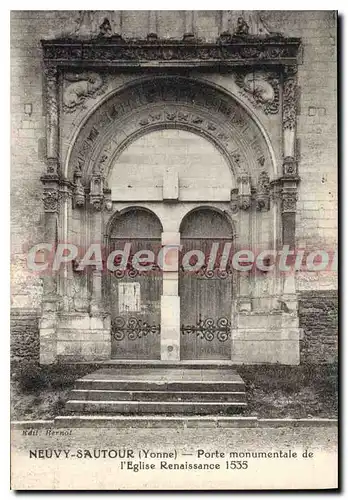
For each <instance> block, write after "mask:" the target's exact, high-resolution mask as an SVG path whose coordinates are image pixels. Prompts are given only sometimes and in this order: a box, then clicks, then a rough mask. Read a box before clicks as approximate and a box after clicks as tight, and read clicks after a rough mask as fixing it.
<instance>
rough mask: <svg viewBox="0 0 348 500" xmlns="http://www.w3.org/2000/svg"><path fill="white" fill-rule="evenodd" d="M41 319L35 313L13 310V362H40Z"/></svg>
mask: <svg viewBox="0 0 348 500" xmlns="http://www.w3.org/2000/svg"><path fill="white" fill-rule="evenodd" d="M39 347H40V345H39V319H38V314H37V312H35V311H32V310H28V311H25V310H23V309H14V308H13V309H12V310H11V361H14V362H21V361H34V362H38V361H39Z"/></svg>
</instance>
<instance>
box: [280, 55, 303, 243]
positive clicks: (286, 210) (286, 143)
mask: <svg viewBox="0 0 348 500" xmlns="http://www.w3.org/2000/svg"><path fill="white" fill-rule="evenodd" d="M296 73H297V66H296V65H293V66H285V67H284V72H283V158H284V160H283V166H282V170H283V177H282V179H281V184H282V191H281V199H282V204H281V206H282V226H283V244H284V245H289V246H290V248H294V247H295V219H296V200H297V184H298V182H299V176H298V165H297V161H296V150H295V144H296V118H297V75H296Z"/></svg>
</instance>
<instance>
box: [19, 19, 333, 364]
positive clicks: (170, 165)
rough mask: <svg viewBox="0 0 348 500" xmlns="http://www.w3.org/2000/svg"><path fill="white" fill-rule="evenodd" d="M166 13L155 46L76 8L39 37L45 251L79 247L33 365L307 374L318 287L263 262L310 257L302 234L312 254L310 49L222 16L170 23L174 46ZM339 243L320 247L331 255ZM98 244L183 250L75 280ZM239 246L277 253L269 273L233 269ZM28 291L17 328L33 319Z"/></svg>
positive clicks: (51, 284) (259, 25)
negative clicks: (113, 364)
mask: <svg viewBox="0 0 348 500" xmlns="http://www.w3.org/2000/svg"><path fill="white" fill-rule="evenodd" d="M161 15H162V14H160V13H159V12H154V11H149V12H148V13H147V14H146V16H147V17H146V23H147V24H146V23H145V25H144V26H143V28H142V30H143V31H144V32H143V33H139V34H138V35H137V36H129V34H128V35H127V29H126V26H128V25H126V19H128V17H127V15H126V14H125V13H123V14H122V13H120V12H102V11H81V12H80V13H79V14H78V15H76V18H75V24H74V26H72V27H71V28H69V29H68V26H66V27H65V28H66V29H63V28H62V29H61V32H60V33H59V30H58V29H57V28H55V29H54V30H51V31H50V32H49V33H50V34H47V35H46V36H43V35H41V36H40V37H41V42H40V43H41V48H40V59H41V60H40V64H41V65H42V71H43V74H42V85H43V92H42V97H43V100H44V107H43V113H44V116H45V120H46V137H45V138H40V140H41V139H42V140H41V143H40V144H41V146H40V147H41V150H42V144H44V143H45V144H46V149H45V154H44V156H43V157H42V158H43V160H44V163H45V171H43V172H41V175H39V174H38V175H37V179H39V178H41V186H42V187H41V190H42V191H41V192H42V195H43V211H44V216H43V217H42V218H41V221H40V231H41V228H42V231H41V233H40V235H39V236H40V238H37V241H36V242H39V241H45V242H46V243H52V244H53V245H54V246H56V245H59V244H60V243H62V242H64V243H66V242H67V243H69V244H72V245H76V246H77V247H78V248H79V249H80V250H81V252H79V255H78V256H77V257H76V258H74V259H73V260H71V261H69V262H67V263H66V264H64V265H62V266H61V267H60V269H59V271H57V272H52V273H49V272H47V273H45V274H43V275H42V276H40V277H38V278H37V280H39V279H40V280H41V282H42V283H43V289H42V290H41V292H40V295H39V301H38V307H39V311H40V312H39V357H40V363H42V364H50V363H54V362H56V361H60V362H71V361H73V362H74V361H91V362H92V361H101V360H109V359H113V358H115V359H124V360H127V359H129V360H131V359H138V360H163V361H179V360H230V361H231V362H234V363H236V364H240V363H243V364H253V363H281V364H299V363H300V347H301V345H300V344H301V339H302V340H305V341H306V342H305V343H303V346H305V345H306V346H307V347H308V346H309V347H308V349H309V352H310V353H312V351H311V346H313V344H312V342H314V341H316V340H314V339H312V338H308V339H306V334H307V332H306V331H305V332H303V328H302V325H300V324H299V321H300V319H301V318H300V315H301V314H300V313H301V300H299V298H300V299H301V297H300V294H301V293H302V291H303V292H306V290H308V289H309V288H308V286H306V287H302V284H303V283H310V284H313V283H314V282H313V280H312V276H314V275H315V273H312V275H311V276H310V279H309V280H308V279H307V278H306V277H305V274H306V273H301V272H288V273H284V272H281V271H280V270H279V269H278V268H277V267H274V266H271V265H270V264H271V262H270V261H271V260H272V257H270V256H272V254H273V255H274V252H279V251H280V250H281V249H282V248H284V246H285V247H287V248H288V249H289V250H290V252H291V251H292V250H294V249H296V248H298V247H299V245H300V246H301V244H302V242H303V240H304V238H305V233H306V231H307V234H308V238H307V242H306V245H307V247H308V244H309V245H310V244H311V242H312V241H313V239H314V237H315V235H314V233H313V232H312V233H311V232H310V231H309V230H308V226H306V225H303V224H304V222H303V221H304V219H303V218H301V214H302V215H303V216H304V215H305V213H306V214H307V213H308V210H306V209H304V207H305V206H306V204H307V205H310V204H312V205H313V204H315V202H314V201H306V200H307V199H309V197H308V196H307V192H308V189H307V184H306V183H307V180H306V176H308V181H309V186H310V185H311V182H313V174H312V173H310V175H309V167H307V166H306V165H307V164H308V160H306V156H305V155H306V151H305V146H304V143H305V142H306V135H305V133H306V131H305V128H304V127H305V125H304V122H303V119H302V121H301V113H302V114H303V113H304V109H305V108H304V106H306V103H307V101H306V98H305V97H303V96H304V95H305V94H304V92H303V89H301V86H300V85H299V78H301V71H304V70H306V71H307V69H306V68H307V67H306V64H307V65H308V64H309V63H308V62H306V57H305V56H304V55H303V54H304V48H303V42H302V38H301V37H299V36H298V37H296V36H288V35H286V34H283V33H281V32H279V31H278V30H274V31H272V30H271V28H270V27H269V26H268V25H266V24H265V23H264V22H263V20H262V19H261V17H260V15H259V14H258V13H257V12H256V11H252V12H251V11H250V12H248V13H243V12H242V11H222V12H220V13H214V14H211V16H210V15H209V16H210V17H209V16H208V17H209V19H210V21H209V22H210V23H212V25H211V27H212V31H211V32H209V31H206V32H205V31H204V30H203V31H204V33H203V32H202V31H201V29H203V28H199V24H197V23H199V19H200V14H199V15H198V14H193V13H192V12H191V11H186V12H182V13H176V14H175V16H176V17H175V16H174V17H175V19H179V18H180V20H181V21H182V28H181V29H182V32H181V33H178V30H174V32H173V33H171V32H170V30H169V35H170V36H168V34H167V36H164V35H161V33H160V28H159V18H160V17H161ZM207 15H208V14H207ZM122 16H123V17H122ZM168 19H169V18H168ZM173 19H174V18H173ZM127 22H128V23H131V18H129V19H128V21H127ZM214 23H215V24H214ZM70 24H71V23H70ZM129 26H131V24H130V25H129ZM134 26H135V25H134ZM136 26H138V28H139V25H138V24H137V25H136ZM294 26H295V25H294ZM138 28H137V29H138ZM213 28H214V29H213ZM139 29H140V28H139ZM168 29H169V28H168ZM69 30H70V31H69ZM53 31H54V35H53V34H52V32H53ZM179 31H180V30H179ZM293 31H295V32H298V30H297V31H296V30H293ZM289 32H290V33H291V29H289ZM62 33H65V34H64V35H62ZM199 33H200V36H198V35H199ZM212 33H213V34H212ZM203 34H204V36H201V35H203ZM303 34H304V37H305V46H306V43H307V38H306V37H307V34H306V33H305V32H303ZM172 35H175V36H172ZM301 96H302V97H301ZM301 98H302V101H303V104H302V105H301V106H302V107H301V106H300V104H301ZM28 106H29V105H28ZM28 109H29V108H28ZM321 109H322V108H321V107H318V108H316V107H314V106H311V107H308V114H310V115H311V114H312V113H313V112H314V111H315V113H319V114H320V113H321V111H320V110H321ZM299 124H300V127H299ZM301 134H302V136H301ZM315 137H316V136H315ZM42 141H44V142H42ZM301 141H302V142H301ZM300 144H301V151H300ZM318 147H319V146H318ZM301 155H302V159H303V160H304V165H305V167H304V170H303V173H302V171H301ZM306 162H307V164H306ZM303 175H304V176H305V183H304V187H303V192H301V189H302V188H301V185H302V181H303ZM325 175H326V174H323V177H322V182H321V184H323V183H325V182H326V181H327V177H325ZM318 182H320V180H318ZM318 189H319V188H318ZM299 196H300V199H301V201H300V204H299V203H298V199H299ZM303 200H305V201H303ZM310 200H312V198H311V197H310ZM304 204H305V205H304ZM316 210H317V208H316ZM306 216H307V215H306ZM309 229H310V228H309ZM317 229H318V228H317ZM308 231H309V232H308ZM313 231H314V230H313ZM320 231H321V230H320ZM320 231H319V232H320ZM325 231H326V232H325ZM328 231H329V229H325V230H323V231H322V232H321V233H320V234H323V235H324V237H323V238H319V240H316V241H321V242H324V243H325V248H324V249H327V248H328V246H329V247H330V250H332V249H333V241H334V239H333V238H332V237H331V235H329V233H328ZM324 233H325V234H324ZM318 234H319V233H318ZM312 236H313V238H312ZM326 236H327V238H326ZM311 238H312V241H311ZM36 242H35V243H36ZM94 244H100V245H101V246H102V248H103V252H105V255H107V254H110V252H112V251H117V250H119V251H120V252H121V251H123V250H124V248H125V245H129V247H130V254H129V255H130V261H131V259H132V256H134V255H135V254H137V253H138V252H140V251H141V250H143V251H144V252H145V253H146V255H149V252H150V255H152V254H153V255H155V256H156V258H157V256H158V254H159V253H160V252H161V249H163V248H166V247H168V246H170V247H173V248H177V249H178V251H177V252H174V251H173V252H172V255H171V259H170V264H166V263H165V264H164V267H161V266H160V265H159V263H158V261H157V260H156V261H155V262H154V263H153V265H152V268H151V269H152V270H151V272H142V271H137V270H135V269H134V268H132V265H129V266H128V267H127V269H126V270H124V271H122V272H121V271H115V272H108V271H105V269H104V268H103V269H100V268H98V267H96V266H95V267H94V268H90V269H89V271H88V272H86V271H81V269H80V268H79V263H80V260H81V258H82V255H83V253H84V251H85V250H86V249H87V248H89V247H90V245H94ZM127 248H128V247H127ZM229 249H232V250H233V252H238V251H239V252H241V251H243V250H252V251H254V252H256V253H259V252H261V251H262V250H268V251H269V254H270V255H269V256H268V257H267V259H268V260H267V259H266V264H267V265H268V266H269V267H267V265H266V267H264V269H263V270H262V271H260V270H259V269H257V268H255V266H249V268H248V270H247V268H246V270H243V271H239V270H236V269H233V267H232V266H231V265H230V254H229ZM232 250H231V251H232ZM214 252H215V254H216V255H217V256H218V258H217V259H215V261H214V262H212V261H210V260H209V258H210V259H211V258H212V257H209V256H211V254H212V253H214ZM226 252H227V253H226ZM202 254H204V255H205V256H207V258H206V259H205V260H204V262H203V266H202V265H201V266H198V265H197V266H196V267H195V262H194V259H195V258H196V264H197V259H198V260H199V258H200V256H201V255H202ZM120 255H121V254H120ZM137 255H141V253H140V254H137ZM185 255H186V257H184V256H185ZM190 257H193V261H192V259H191V260H190ZM185 258H186V259H188V260H189V262H190V265H192V266H193V267H192V268H191V269H192V271H191V272H185V271H184V270H183V259H185ZM224 259H225V260H226V262H227V261H228V262H227V267H226V268H223V269H222V267H221V261H222V260H224ZM246 260H247V259H246ZM192 262H193V263H192ZM201 264H202V263H201ZM246 264H247V263H246ZM316 277H317V275H316ZM31 279H32V278H31ZM315 279H316V278H315ZM306 280H307V281H306ZM311 280H312V281H311ZM36 283H38V281H37V282H36ZM34 286H35V287H36V288H35V289H36V290H37V289H38V287H37V284H35V285H34ZM332 286H334V287H335V284H333V285H332V281H331V284H327V283H325V284H324V285H323V286H322V287H320V286H319V287H317V286H316V290H317V291H318V293H319V292H321V288H322V289H324V290H326V291H328V292H330V290H329V289H330V288H331V287H332ZM301 288H303V290H302V289H301ZM21 293H22V291H19V293H18V295H16V290H15V291H14V296H15V298H14V302H16V301H18V304H17V305H16V304H14V307H13V311H14V317H15V318H17V320H16V321H18V322H20V320H21V319H20V318H21V314H24V315H25V314H27V315H28V314H29V312H28V311H27V309H28V308H25V307H22V306H21V301H22V298H21ZM325 297H326V296H325ZM325 297H324V298H323V300H324V301H325V300H326V298H325ZM318 300H319V302H320V300H321V298H320V297H319V298H318ZM330 300H331V299H330ZM16 314H17V316H16ZM303 335H305V338H303ZM329 348H330V346H329ZM314 350H315V349H314ZM303 352H305V351H303ZM315 352H317V351H315ZM321 353H322V351H321ZM310 355H311V354H310ZM322 355H323V356H324V357H325V356H326V357H327V351H325V355H324V354H323V353H322Z"/></svg>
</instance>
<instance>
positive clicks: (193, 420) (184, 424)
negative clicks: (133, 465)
mask: <svg viewBox="0 0 348 500" xmlns="http://www.w3.org/2000/svg"><path fill="white" fill-rule="evenodd" d="M337 425H338V419H336V418H257V417H238V416H237V417H224V416H213V417H212V416H194V415H193V416H161V415H144V416H121V415H94V416H89V415H75V416H70V415H67V416H59V417H56V418H55V419H54V420H19V421H18V420H17V421H12V422H11V428H12V429H14V430H15V429H40V428H41V429H44V428H51V427H60V428H84V427H85V428H88V427H115V428H135V429H136V428H170V427H175V428H183V429H184V428H195V427H197V428H202V427H203V428H204V427H215V428H243V427H244V428H248V427H258V428H263V427H271V428H272V427H273V428H279V427H336V426H337Z"/></svg>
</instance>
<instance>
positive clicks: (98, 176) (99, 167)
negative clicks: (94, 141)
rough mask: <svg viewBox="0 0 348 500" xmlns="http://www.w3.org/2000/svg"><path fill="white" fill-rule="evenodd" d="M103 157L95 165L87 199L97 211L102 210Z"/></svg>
mask: <svg viewBox="0 0 348 500" xmlns="http://www.w3.org/2000/svg"><path fill="white" fill-rule="evenodd" d="M103 158H104V156H103V157H102V160H101V161H100V162H99V163H97V164H96V165H95V167H94V170H93V175H92V178H91V183H90V194H89V200H90V203H91V205H93V207H94V208H95V209H96V210H98V211H100V210H102V208H103V206H104V179H103Z"/></svg>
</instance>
